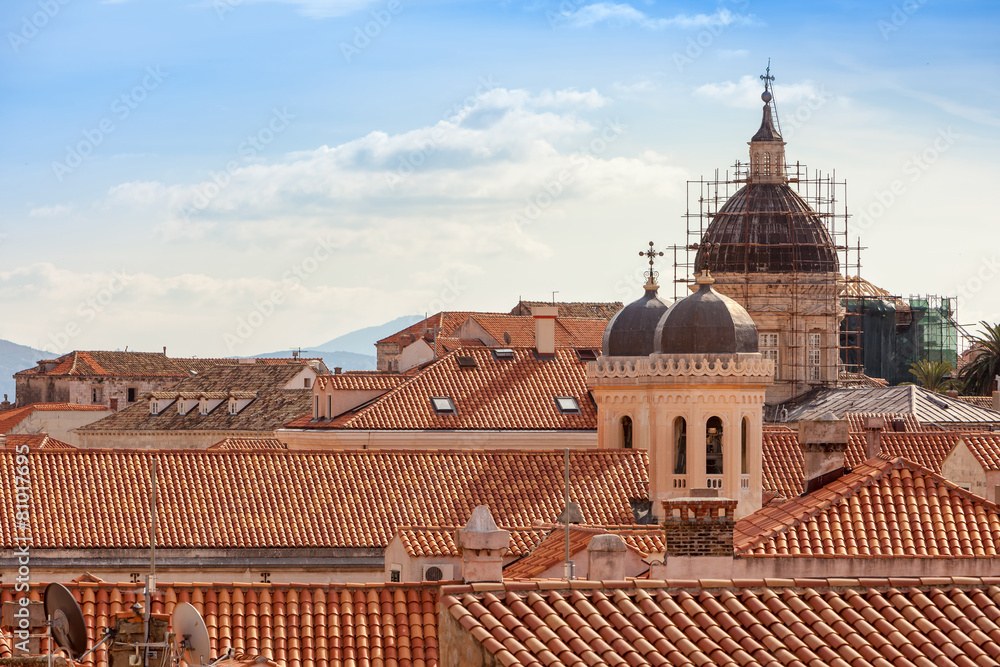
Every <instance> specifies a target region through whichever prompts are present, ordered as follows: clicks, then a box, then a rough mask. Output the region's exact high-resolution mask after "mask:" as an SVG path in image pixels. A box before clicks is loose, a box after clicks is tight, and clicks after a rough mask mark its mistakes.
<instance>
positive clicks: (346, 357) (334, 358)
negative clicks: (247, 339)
mask: <svg viewBox="0 0 1000 667" xmlns="http://www.w3.org/2000/svg"><path fill="white" fill-rule="evenodd" d="M253 356H255V357H268V358H273V357H282V358H285V357H291V356H292V351H291V350H281V351H280V352H265V353H264V354H255V355H253ZM301 356H302V357H303V358H304V359H316V358H320V359H322V360H323V363H324V364H326V367H327V368H329V369H330V372H331V373H332V372H333V369H334V368H336V367H337V366H340V367H341V368H343V369H344V370H345V371H373V370H375V361H376V358H375V355H374V354H355V353H354V352H343V351H337V352H330V351H328V350H302V355H301Z"/></svg>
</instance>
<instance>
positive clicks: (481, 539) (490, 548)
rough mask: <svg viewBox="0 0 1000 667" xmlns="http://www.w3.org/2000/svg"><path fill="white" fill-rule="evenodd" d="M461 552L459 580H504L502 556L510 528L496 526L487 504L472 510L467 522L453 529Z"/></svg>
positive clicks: (507, 545)
mask: <svg viewBox="0 0 1000 667" xmlns="http://www.w3.org/2000/svg"><path fill="white" fill-rule="evenodd" d="M455 543H456V544H458V551H459V553H460V554H461V555H462V580H463V581H464V582H465V583H467V584H472V583H476V582H484V581H495V582H499V581H503V556H504V554H505V553H507V550H508V549H509V548H510V532H509V531H506V530H500V529H499V528H497V524H496V521H494V520H493V515H492V514H491V513H490V509H489V508H488V507H486V505H479V506H478V507H476V509H475V510H473V511H472V516H471V517H469V523H467V524H465V528H459V529H458V531H457V532H456V533H455Z"/></svg>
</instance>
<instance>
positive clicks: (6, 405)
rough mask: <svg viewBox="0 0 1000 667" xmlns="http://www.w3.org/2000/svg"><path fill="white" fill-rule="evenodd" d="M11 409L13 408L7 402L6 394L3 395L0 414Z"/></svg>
mask: <svg viewBox="0 0 1000 667" xmlns="http://www.w3.org/2000/svg"><path fill="white" fill-rule="evenodd" d="M13 407H14V406H13V405H11V402H10V401H8V400H7V394H4V395H3V403H0V412H4V411H6V410H10V409H11V408H13Z"/></svg>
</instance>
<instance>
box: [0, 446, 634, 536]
mask: <svg viewBox="0 0 1000 667" xmlns="http://www.w3.org/2000/svg"><path fill="white" fill-rule="evenodd" d="M29 456H30V465H31V471H32V480H31V482H32V483H31V493H32V507H33V511H32V514H31V529H32V531H33V532H32V535H33V537H34V541H33V543H32V545H33V546H34V547H35V548H119V549H120V548H145V547H146V546H148V541H149V516H148V513H149V511H148V508H147V506H146V503H145V501H143V502H137V501H136V499H137V498H140V499H144V498H148V497H149V494H150V483H149V471H150V467H151V462H152V460H153V459H154V458H155V459H156V460H157V465H158V470H159V474H158V477H159V482H158V491H157V493H158V496H159V498H160V502H159V503H158V505H157V506H158V515H157V517H158V518H157V526H158V527H159V528H158V530H159V533H158V537H157V539H158V545H159V546H161V547H163V548H227V547H229V548H278V547H288V548H294V547H317V548H334V547H385V546H386V545H388V543H389V541H390V540H391V539H392V537H393V535H395V533H396V530H397V529H398V527H399V526H415V525H416V526H464V525H465V523H466V522H467V521H468V520H469V517H470V516H471V514H472V510H473V509H475V507H476V506H477V505H486V506H488V507H490V508H491V509H492V511H493V515H494V516H495V517H496V520H497V522H498V523H500V524H501V525H508V526H510V525H513V526H530V525H532V524H534V523H536V522H552V521H554V520H555V519H556V517H557V516H558V515H559V513H560V512H561V510H562V505H563V494H564V490H563V474H564V473H563V456H564V454H563V452H561V451H557V452H535V451H503V450H497V451H488V452H467V451H452V452H445V451H437V452H436V451H420V452H414V451H398V450H397V451H350V452H287V451H286V452H276V451H270V452H266V451H262V452H248V451H219V450H215V451H197V450H191V451H128V450H115V451H108V450H87V449H79V450H73V451H44V450H43V451H36V452H32V453H31V454H30V455H29ZM15 463H16V462H15V456H14V453H13V452H11V451H0V480H12V479H14V474H15V473H14V467H15ZM647 465H648V464H647V457H646V454H645V452H643V451H639V450H606V451H594V450H576V451H572V452H571V453H570V473H571V479H572V488H571V493H572V495H573V497H574V498H576V499H577V500H578V502H579V504H580V506H581V510H582V512H583V516H584V517H585V518H586V519H587V520H588V521H591V522H593V523H596V524H615V525H617V524H626V523H630V522H632V521H634V520H635V519H634V515H633V514H632V509H631V506H630V504H629V500H630V499H635V498H646V497H647V490H646V479H647V474H648V473H647ZM13 494H14V487H13V485H12V484H0V548H10V547H11V546H13V545H14V544H15V541H14V538H15V531H14V527H15V525H16V522H15V520H14V516H13V514H12V512H14V511H15V508H16V505H17V503H16V502H15V498H14V495H13Z"/></svg>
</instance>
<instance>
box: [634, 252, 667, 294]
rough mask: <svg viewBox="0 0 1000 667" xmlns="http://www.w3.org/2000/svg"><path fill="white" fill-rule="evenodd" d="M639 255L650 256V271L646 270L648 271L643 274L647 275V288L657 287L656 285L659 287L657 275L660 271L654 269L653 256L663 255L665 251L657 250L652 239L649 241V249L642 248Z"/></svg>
mask: <svg viewBox="0 0 1000 667" xmlns="http://www.w3.org/2000/svg"><path fill="white" fill-rule="evenodd" d="M639 257H648V258H649V271H646V273H645V274H643V275H645V276H646V289H655V288H656V287H658V285H657V284H656V277H657V276H658V275H660V272H659V271H654V270H653V258H654V257H663V252H662V251H657V250H656V249H654V248H653V242H652V241H650V242H649V250H640V251H639Z"/></svg>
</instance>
